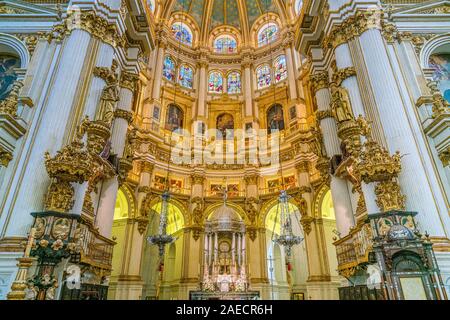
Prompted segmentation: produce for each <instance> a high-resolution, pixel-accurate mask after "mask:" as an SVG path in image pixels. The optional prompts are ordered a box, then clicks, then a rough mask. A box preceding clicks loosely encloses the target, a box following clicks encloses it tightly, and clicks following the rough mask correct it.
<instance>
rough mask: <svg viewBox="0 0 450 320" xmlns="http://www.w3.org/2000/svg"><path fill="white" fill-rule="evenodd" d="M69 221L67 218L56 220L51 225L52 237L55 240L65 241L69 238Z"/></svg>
mask: <svg viewBox="0 0 450 320" xmlns="http://www.w3.org/2000/svg"><path fill="white" fill-rule="evenodd" d="M69 232H70V221H69V220H68V219H67V218H58V219H56V220H55V222H54V223H53V227H52V236H53V237H54V238H55V239H60V240H65V239H66V238H67V237H68V236H69Z"/></svg>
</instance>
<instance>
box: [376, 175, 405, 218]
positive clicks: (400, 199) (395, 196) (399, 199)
mask: <svg viewBox="0 0 450 320" xmlns="http://www.w3.org/2000/svg"><path fill="white" fill-rule="evenodd" d="M375 195H376V196H377V199H376V200H375V202H376V204H377V206H378V207H379V208H380V209H381V211H383V212H385V211H389V210H405V199H406V197H405V196H404V195H402V192H401V190H400V186H399V185H398V183H397V182H396V181H381V182H380V183H378V184H377V185H376V187H375Z"/></svg>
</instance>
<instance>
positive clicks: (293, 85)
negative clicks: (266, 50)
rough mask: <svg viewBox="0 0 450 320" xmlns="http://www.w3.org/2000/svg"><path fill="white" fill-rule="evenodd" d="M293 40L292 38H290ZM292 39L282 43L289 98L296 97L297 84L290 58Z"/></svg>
mask: <svg viewBox="0 0 450 320" xmlns="http://www.w3.org/2000/svg"><path fill="white" fill-rule="evenodd" d="M292 40H293V39H292ZM292 45H293V44H292V41H289V42H286V43H285V45H284V54H285V56H286V67H287V76H288V83H289V96H290V98H291V100H296V99H297V86H296V83H295V70H294V62H293V59H292Z"/></svg>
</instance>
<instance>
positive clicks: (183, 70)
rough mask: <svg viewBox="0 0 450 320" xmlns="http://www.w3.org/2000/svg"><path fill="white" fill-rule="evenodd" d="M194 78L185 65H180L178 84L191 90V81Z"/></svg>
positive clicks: (189, 68)
mask: <svg viewBox="0 0 450 320" xmlns="http://www.w3.org/2000/svg"><path fill="white" fill-rule="evenodd" d="M193 77H194V71H193V70H192V68H191V67H189V66H187V65H182V66H181V67H180V71H179V73H178V83H179V84H180V85H182V86H183V87H186V88H191V89H192V80H193Z"/></svg>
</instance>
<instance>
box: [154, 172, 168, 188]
mask: <svg viewBox="0 0 450 320" xmlns="http://www.w3.org/2000/svg"><path fill="white" fill-rule="evenodd" d="M166 181H167V180H166V177H163V176H158V175H155V178H154V187H155V188H156V189H160V190H164V189H165V188H166Z"/></svg>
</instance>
